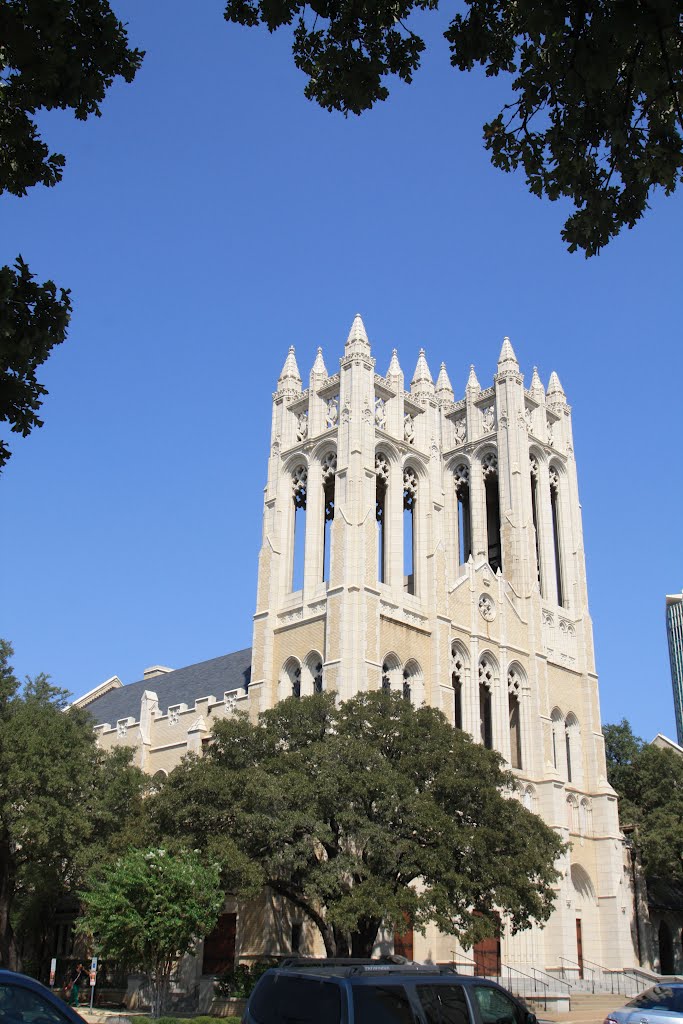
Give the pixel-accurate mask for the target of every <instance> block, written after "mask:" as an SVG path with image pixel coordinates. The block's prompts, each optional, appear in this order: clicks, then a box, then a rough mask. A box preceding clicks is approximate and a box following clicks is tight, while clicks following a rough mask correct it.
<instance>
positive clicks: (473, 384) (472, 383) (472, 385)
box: [466, 363, 481, 391]
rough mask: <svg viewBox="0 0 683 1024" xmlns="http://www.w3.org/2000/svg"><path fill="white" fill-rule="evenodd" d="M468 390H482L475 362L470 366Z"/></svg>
mask: <svg viewBox="0 0 683 1024" xmlns="http://www.w3.org/2000/svg"><path fill="white" fill-rule="evenodd" d="M466 390H467V391H481V385H480V383H479V381H478V380H477V375H476V373H475V372H474V363H472V365H471V366H470V375H469V377H468V378H467V388H466Z"/></svg>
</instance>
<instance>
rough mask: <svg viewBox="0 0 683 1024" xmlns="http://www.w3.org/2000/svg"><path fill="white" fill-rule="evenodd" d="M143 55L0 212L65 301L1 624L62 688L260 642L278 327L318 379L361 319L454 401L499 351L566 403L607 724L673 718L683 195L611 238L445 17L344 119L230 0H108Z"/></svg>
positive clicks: (682, 570) (643, 728)
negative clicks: (374, 102)
mask: <svg viewBox="0 0 683 1024" xmlns="http://www.w3.org/2000/svg"><path fill="white" fill-rule="evenodd" d="M113 6H114V9H115V10H116V12H117V14H118V15H119V17H120V18H122V20H124V21H126V22H128V25H129V33H130V39H131V43H132V44H133V45H136V46H139V47H140V48H142V49H146V50H147V57H146V59H145V62H144V64H143V67H142V70H141V71H140V72H139V73H138V76H137V78H136V80H135V82H134V83H133V84H132V85H125V84H122V83H117V84H116V85H115V86H114V87H113V88H112V90H111V91H110V93H109V95H108V98H107V100H106V102H105V104H104V108H103V117H102V118H101V119H93V120H91V121H88V122H86V123H82V122H77V121H75V120H74V119H73V118H71V117H69V116H67V115H65V114H61V113H53V114H49V115H45V116H44V117H43V118H42V120H41V125H42V128H43V132H44V134H45V137H46V139H47V140H48V142H49V143H50V145H51V146H52V147H53V148H55V149H57V151H59V152H63V153H65V155H66V157H67V167H66V173H65V178H64V181H63V182H62V184H61V185H59V186H57V187H56V188H54V189H50V190H48V189H34V190H33V191H32V192H31V193H30V194H29V196H28V197H27V198H25V199H21V200H19V199H15V198H13V197H3V199H2V200H1V201H0V205H1V210H0V217H1V220H0V223H1V224H2V230H1V232H0V264H2V263H7V262H11V261H12V260H13V259H14V257H15V256H16V254H17V253H18V252H21V254H22V255H23V257H24V258H25V259H26V260H27V261H28V262H29V264H30V266H31V269H32V270H33V271H34V272H35V273H36V274H37V275H38V276H39V278H40V279H44V278H47V277H52V278H53V279H54V280H55V281H56V282H57V283H58V284H60V285H65V286H69V287H71V289H72V292H73V299H74V304H75V314H74V317H73V321H72V327H71V331H70V337H69V339H68V341H67V342H66V343H65V344H64V345H63V346H62V347H61V348H60V349H58V350H56V351H55V353H54V354H53V356H52V357H51V359H50V360H49V362H48V363H47V364H46V366H45V367H44V368H43V371H42V375H41V379H42V380H43V381H44V382H45V384H46V386H47V387H48V389H49V392H50V396H49V398H48V399H47V400H46V402H45V404H44V419H45V427H44V428H43V429H42V430H40V431H36V432H35V433H34V434H33V435H32V436H31V437H30V438H29V439H27V440H22V439H21V438H19V437H17V436H15V435H12V436H11V439H10V441H11V445H12V448H13V450H14V453H15V454H14V456H13V458H12V459H11V461H10V463H9V465H8V466H7V468H6V470H5V471H4V473H3V475H2V476H1V477H0V517H1V519H0V529H1V530H2V537H3V558H2V566H3V568H2V592H1V606H0V635H3V636H6V637H7V638H8V639H10V640H11V641H12V642H13V644H14V646H15V650H16V654H15V658H14V665H15V669H16V671H17V672H18V673H19V674H21V675H24V674H26V673H29V674H35V673H37V672H39V671H46V672H49V673H50V674H51V675H52V677H53V679H54V680H55V682H57V683H59V684H60V685H63V686H65V687H66V688H68V689H69V690H71V691H72V692H74V693H76V694H80V693H83V692H85V691H86V690H88V689H90V688H91V687H93V686H95V685H96V684H97V683H99V682H101V681H102V680H104V679H106V678H107V677H108V676H110V675H113V674H114V673H116V674H118V675H119V676H120V678H121V679H122V680H123V681H124V682H132V681H134V680H136V679H139V678H140V677H141V675H142V671H143V669H144V668H145V667H146V666H147V665H151V664H156V663H161V664H165V665H170V666H173V667H180V666H182V665H187V664H191V663H192V662H195V661H200V660H203V659H205V658H210V657H214V656H216V655H218V654H222V653H225V652H227V651H230V650H235V649H238V648H241V647H246V646H248V645H249V644H250V643H251V616H252V613H253V609H254V600H255V587H256V564H257V554H258V547H259V543H260V531H261V502H262V488H263V485H264V483H265V478H266V459H267V454H268V441H269V429H270V394H271V392H272V390H273V389H274V386H275V382H276V379H277V376H278V374H279V371H280V368H281V366H282V363H283V361H284V358H285V355H286V352H287V348H288V346H289V345H290V344H294V345H296V352H297V359H298V362H299V368H300V370H301V372H302V375H303V376H307V375H308V372H309V370H310V367H311V365H312V362H313V359H314V356H315V351H316V347H317V346H318V345H322V346H323V351H324V355H325V359H326V363H327V367H328V369H329V368H330V367H333V366H334V365H335V364H336V362H337V359H338V358H339V356H340V354H341V351H342V348H343V343H344V340H345V338H346V334H347V333H348V329H349V326H350V324H351V321H352V319H353V316H354V314H355V313H356V312H357V311H360V312H361V314H362V315H363V318H364V321H365V325H366V327H367V330H368V333H369V335H370V340H371V343H372V346H373V353H374V355H375V356H376V358H377V368H378V370H379V372H381V373H384V372H385V371H386V368H387V365H388V363H389V358H390V354H391V348H392V347H393V346H396V347H397V348H398V351H399V358H400V360H401V364H402V366H403V369H404V371H405V373H406V376H407V377H408V379H410V376H412V371H413V369H414V366H415V362H416V360H417V354H418V350H419V348H420V346H424V347H425V349H426V352H427V358H428V361H429V363H430V367H431V370H432V373H433V374H434V375H436V373H437V372H438V367H439V364H440V362H441V361H442V360H445V361H446V364H447V367H448V371H449V374H450V377H451V380H452V382H453V385H454V388H455V390H456V393H457V394H458V395H462V394H463V393H464V386H465V382H466V380H467V373H468V368H469V364H470V363H471V362H474V363H475V365H476V369H477V374H478V377H479V380H480V382H481V383H482V386H486V385H487V384H488V383H490V382H491V378H492V375H493V373H494V372H495V364H496V359H497V356H498V353H499V350H500V345H501V341H502V338H503V336H504V335H505V334H508V335H509V336H510V337H511V339H512V342H513V345H514V347H515V351H516V353H517V357H518V359H519V361H520V364H521V368H522V370H523V372H524V373H525V376H526V381H527V383H528V382H529V379H530V376H531V369H532V366H533V365H534V364H537V365H538V367H539V371H540V373H541V376H542V378H543V380H544V382H546V383H547V380H548V377H549V375H550V372H551V370H553V369H555V370H557V372H558V374H559V376H560V379H561V381H562V384H563V386H564V389H565V391H566V393H567V397H568V401H569V402H570V403H571V405H572V407H573V414H574V432H575V448H576V456H577V464H578V469H579V486H580V492H581V498H582V504H583V514H584V529H585V542H586V553H587V565H588V582H589V596H590V608H591V613H592V616H593V620H594V627H595V644H596V655H597V663H598V671H599V674H600V679H601V703H602V714H603V720H604V721H617V720H619V719H621V718H622V717H627V718H628V719H630V721H631V723H632V725H633V727H634V730H635V731H636V732H637V733H639V734H641V735H643V736H645V737H646V738H648V739H649V738H651V737H652V736H653V735H654V734H655V733H656V732H659V731H662V732H664V733H667V734H668V735H670V736H675V725H674V715H673V705H672V697H671V681H670V673H669V664H668V654H667V648H666V636H665V627H664V596H665V594H666V593H672V592H676V591H679V592H680V589H681V587H682V586H683V555H682V548H681V505H682V498H683V474H682V473H681V460H680V447H681V380H682V379H683V356H682V354H681V352H682V346H681V328H680V325H681V285H680V281H681V258H680V237H681V221H682V216H681V215H682V213H683V195H679V196H675V197H673V198H670V199H665V198H663V197H661V198H657V199H656V201H655V202H654V203H653V205H652V210H651V212H650V213H649V215H648V216H647V218H646V219H645V221H643V222H641V223H640V224H639V225H638V226H637V227H636V228H635V229H634V230H632V231H630V232H626V233H625V234H624V235H623V236H622V237H620V238H619V239H617V241H616V242H613V243H612V244H611V245H610V246H609V247H608V248H607V249H606V250H605V251H604V252H603V253H602V254H600V256H598V257H596V258H594V259H592V260H588V261H587V260H585V259H584V258H583V257H582V256H581V255H578V254H573V255H570V254H568V253H567V252H566V251H565V248H564V246H563V244H562V242H561V240H560V229H561V226H562V223H563V221H564V219H565V217H566V215H567V212H568V209H567V208H566V207H564V206H563V205H562V204H560V203H555V204H551V203H548V202H542V201H539V200H538V199H536V198H534V197H532V196H530V195H529V194H528V193H527V191H526V188H525V185H524V181H523V177H522V176H521V175H519V174H518V175H504V174H502V173H501V172H499V171H496V170H494V169H493V168H492V167H491V166H490V163H489V160H488V157H487V155H486V153H485V152H484V149H483V146H482V143H481V125H482V124H483V122H484V121H485V120H487V119H489V118H490V117H492V116H494V115H495V113H497V111H498V109H499V107H500V106H501V104H502V102H504V101H505V99H506V97H507V95H508V93H507V83H505V82H504V81H502V80H501V81H499V82H492V81H487V80H486V79H485V78H484V77H483V76H482V75H480V74H477V73H473V74H470V75H463V74H459V73H456V72H454V71H453V70H451V68H450V67H449V64H448V52H447V49H446V45H445V43H444V42H443V40H442V39H440V35H439V20H438V18H439V16H435V17H425V18H423V19H422V24H423V25H424V26H425V28H426V31H427V34H428V36H429V40H430V44H431V45H430V49H429V52H428V54H427V56H426V58H425V60H424V63H423V68H422V70H421V71H420V72H419V74H418V75H417V77H416V81H415V83H414V85H413V86H411V87H410V88H408V87H405V86H400V85H395V86H394V87H393V89H392V96H391V98H390V100H389V101H388V102H387V103H384V104H382V105H380V107H378V108H377V109H376V110H374V111H372V112H370V113H368V114H365V115H364V116H363V117H362V118H360V119H358V118H353V119H344V118H343V117H342V116H341V115H337V114H328V113H326V112H325V111H322V110H320V109H319V108H318V107H317V106H314V105H313V104H311V103H309V102H308V101H307V100H305V99H304V97H303V87H304V84H305V80H304V78H303V76H302V75H301V74H300V73H299V72H298V71H297V70H296V69H295V68H294V66H293V64H292V61H291V57H290V53H289V40H288V38H287V37H286V35H285V34H279V33H278V34H276V35H274V36H269V35H268V34H267V33H265V32H262V31H260V30H259V31H255V30H246V29H240V28H238V27H235V26H229V25H228V24H227V23H225V22H224V21H223V18H222V5H221V3H220V2H211V3H203V4H193V5H188V4H187V3H186V2H184V3H180V2H179V0H165V2H164V3H163V4H162V3H160V2H159V0H146V2H141V0H135V2H134V0H125V2H123V0H115V2H114V4H113Z"/></svg>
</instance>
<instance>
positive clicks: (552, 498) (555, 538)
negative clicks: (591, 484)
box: [550, 466, 565, 607]
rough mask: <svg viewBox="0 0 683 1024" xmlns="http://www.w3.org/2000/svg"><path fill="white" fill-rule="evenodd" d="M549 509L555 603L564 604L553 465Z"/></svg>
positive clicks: (557, 494) (557, 480)
mask: <svg viewBox="0 0 683 1024" xmlns="http://www.w3.org/2000/svg"><path fill="white" fill-rule="evenodd" d="M550 510H551V513H552V517H553V543H554V545H555V578H556V579H557V603H558V604H559V605H560V606H561V607H564V606H565V595H564V580H563V578H562V537H561V533H560V475H559V473H558V472H557V470H556V469H555V467H554V466H551V467H550Z"/></svg>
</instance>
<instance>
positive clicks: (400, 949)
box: [394, 917, 413, 960]
mask: <svg viewBox="0 0 683 1024" xmlns="http://www.w3.org/2000/svg"><path fill="white" fill-rule="evenodd" d="M394 953H396V954H397V955H398V956H404V957H405V958H406V960H412V959H413V926H412V924H411V923H410V919H409V918H408V917H406V927H405V931H402V932H394Z"/></svg>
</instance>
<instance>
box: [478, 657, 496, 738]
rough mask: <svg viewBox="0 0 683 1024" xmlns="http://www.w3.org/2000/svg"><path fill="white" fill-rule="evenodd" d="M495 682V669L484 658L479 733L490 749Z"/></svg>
mask: <svg viewBox="0 0 683 1024" xmlns="http://www.w3.org/2000/svg"><path fill="white" fill-rule="evenodd" d="M493 682H494V676H493V669H492V667H491V665H490V664H489V662H488V661H487V660H486V658H482V659H481V661H480V662H479V735H480V738H481V742H482V743H483V744H484V746H485V747H486V748H487V749H488V750H493V708H492V700H491V690H492V687H493Z"/></svg>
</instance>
